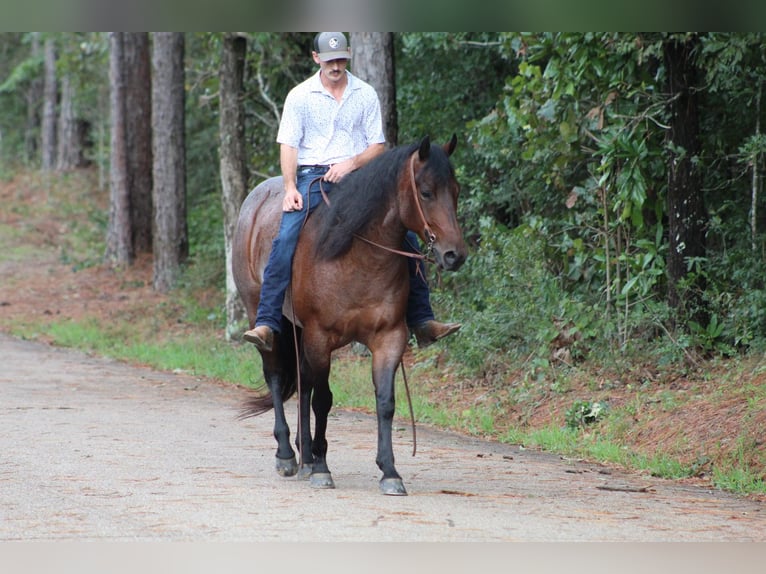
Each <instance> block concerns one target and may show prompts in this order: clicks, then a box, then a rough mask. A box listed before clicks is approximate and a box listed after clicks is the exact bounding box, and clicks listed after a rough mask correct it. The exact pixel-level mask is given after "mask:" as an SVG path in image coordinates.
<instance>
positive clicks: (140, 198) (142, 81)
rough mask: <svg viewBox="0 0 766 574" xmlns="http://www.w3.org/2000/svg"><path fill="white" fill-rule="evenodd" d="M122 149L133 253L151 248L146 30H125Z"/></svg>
mask: <svg viewBox="0 0 766 574" xmlns="http://www.w3.org/2000/svg"><path fill="white" fill-rule="evenodd" d="M123 58H124V66H125V79H126V85H125V103H126V117H125V148H126V154H127V158H126V160H127V185H128V193H129V197H130V225H131V245H132V248H133V252H134V253H151V251H152V227H153V215H152V214H153V209H152V124H151V119H150V118H151V114H152V80H151V62H150V50H149V34H148V33H147V32H128V33H125V44H124V52H123Z"/></svg>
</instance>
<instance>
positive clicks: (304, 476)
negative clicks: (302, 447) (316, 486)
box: [298, 464, 314, 480]
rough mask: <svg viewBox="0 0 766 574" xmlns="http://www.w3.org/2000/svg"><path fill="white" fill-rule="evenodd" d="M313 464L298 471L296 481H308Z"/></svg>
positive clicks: (306, 465)
mask: <svg viewBox="0 0 766 574" xmlns="http://www.w3.org/2000/svg"><path fill="white" fill-rule="evenodd" d="M313 468H314V465H313V464H304V465H303V466H301V467H300V468H299V469H298V480H308V479H309V478H310V477H311V471H312V470H313Z"/></svg>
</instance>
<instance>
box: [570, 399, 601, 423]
mask: <svg viewBox="0 0 766 574" xmlns="http://www.w3.org/2000/svg"><path fill="white" fill-rule="evenodd" d="M608 412H609V405H608V404H607V403H606V401H584V400H577V401H575V402H574V403H573V404H572V406H571V407H570V408H569V409H567V412H566V414H565V415H564V420H565V421H566V424H567V427H569V428H571V429H578V428H582V427H584V426H587V425H590V424H593V423H597V422H598V421H600V420H601V419H603V418H604V417H606V415H607V414H608Z"/></svg>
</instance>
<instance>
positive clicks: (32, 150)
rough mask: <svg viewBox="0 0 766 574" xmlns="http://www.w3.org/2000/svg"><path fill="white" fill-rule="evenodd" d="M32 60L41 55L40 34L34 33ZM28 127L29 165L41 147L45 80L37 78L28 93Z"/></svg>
mask: <svg viewBox="0 0 766 574" xmlns="http://www.w3.org/2000/svg"><path fill="white" fill-rule="evenodd" d="M31 38H32V48H31V52H32V58H37V57H38V56H39V55H40V32H32V33H31ZM26 98H27V125H26V127H25V129H24V153H25V158H26V162H27V164H32V162H33V161H34V159H35V156H36V154H37V150H38V148H39V146H40V142H39V137H38V130H39V129H40V103H41V102H42V101H43V78H42V77H36V78H34V79H33V80H32V81H31V82H30V84H29V89H28V90H27V93H26Z"/></svg>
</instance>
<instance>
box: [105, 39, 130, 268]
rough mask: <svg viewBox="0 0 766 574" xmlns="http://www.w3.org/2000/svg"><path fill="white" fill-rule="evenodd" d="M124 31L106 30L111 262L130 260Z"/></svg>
mask: <svg viewBox="0 0 766 574" xmlns="http://www.w3.org/2000/svg"><path fill="white" fill-rule="evenodd" d="M124 36H125V33H124V32H111V33H110V34H109V103H110V105H111V110H110V117H111V124H112V126H111V127H112V129H111V142H110V143H111V147H110V158H109V227H108V229H107V234H106V253H105V255H104V258H105V259H106V261H107V262H109V263H112V264H114V265H129V264H130V263H131V262H132V261H133V243H132V241H131V230H130V196H129V193H128V174H127V172H128V155H127V150H126V143H125V142H126V138H125V130H126V121H125V115H126V110H125V90H126V88H125V80H126V78H125V70H124V66H123V60H124V57H123V48H124Z"/></svg>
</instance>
